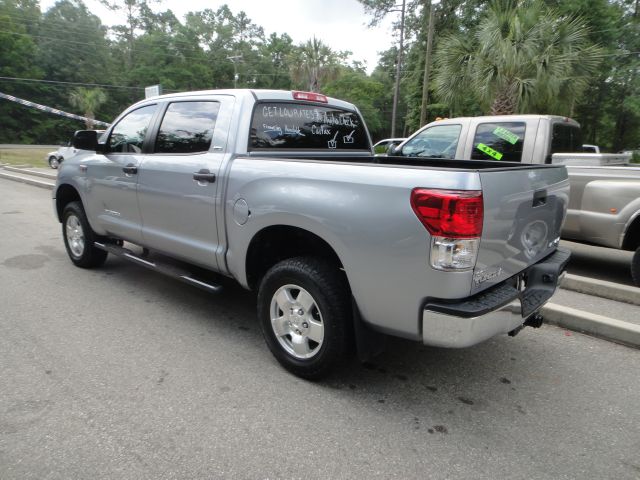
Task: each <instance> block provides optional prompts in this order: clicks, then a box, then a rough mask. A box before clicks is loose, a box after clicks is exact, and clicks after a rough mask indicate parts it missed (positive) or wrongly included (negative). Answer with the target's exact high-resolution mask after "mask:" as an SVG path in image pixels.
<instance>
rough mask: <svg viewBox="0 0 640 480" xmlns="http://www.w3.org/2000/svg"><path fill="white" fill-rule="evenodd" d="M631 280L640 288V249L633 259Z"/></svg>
mask: <svg viewBox="0 0 640 480" xmlns="http://www.w3.org/2000/svg"><path fill="white" fill-rule="evenodd" d="M631 278H632V279H633V283H634V284H636V285H637V286H638V287H640V247H638V248H637V249H636V253H634V254H633V258H632V259H631Z"/></svg>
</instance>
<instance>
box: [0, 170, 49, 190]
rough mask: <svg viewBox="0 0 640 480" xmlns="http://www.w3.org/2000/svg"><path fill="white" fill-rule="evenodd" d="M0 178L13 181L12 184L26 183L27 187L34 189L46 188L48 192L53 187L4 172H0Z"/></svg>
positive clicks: (46, 183) (47, 183)
mask: <svg viewBox="0 0 640 480" xmlns="http://www.w3.org/2000/svg"><path fill="white" fill-rule="evenodd" d="M0 178H5V179H7V180H13V181H14V182H22V183H26V184H28V185H33V186H35V187H40V188H48V189H49V190H53V187H54V186H55V185H54V184H53V183H49V182H43V181H42V180H36V179H35V178H28V177H26V176H22V175H12V174H10V173H5V172H0Z"/></svg>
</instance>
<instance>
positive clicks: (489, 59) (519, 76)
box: [434, 0, 601, 115]
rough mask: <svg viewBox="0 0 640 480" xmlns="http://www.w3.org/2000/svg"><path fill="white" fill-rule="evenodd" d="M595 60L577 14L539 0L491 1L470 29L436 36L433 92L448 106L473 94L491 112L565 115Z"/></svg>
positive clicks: (596, 54)
mask: <svg viewBox="0 0 640 480" xmlns="http://www.w3.org/2000/svg"><path fill="white" fill-rule="evenodd" d="M600 58H601V50H600V48H598V47H596V46H593V45H590V44H589V42H588V30H587V28H585V26H584V25H583V22H582V20H581V19H580V18H579V17H574V18H567V17H563V16H561V15H559V14H558V12H557V11H555V10H553V9H551V8H548V7H547V6H545V4H544V3H543V2H542V1H541V0H494V1H493V2H492V3H491V5H490V6H489V8H488V11H487V13H486V15H485V16H484V17H483V19H482V20H481V21H480V23H479V25H478V28H477V30H476V31H475V32H471V33H470V32H467V33H466V34H456V35H450V36H448V37H445V38H443V39H442V40H441V41H440V45H439V46H438V49H437V51H436V55H435V65H436V74H435V78H434V80H435V81H434V83H435V90H436V92H437V94H438V95H439V97H440V98H441V99H442V100H443V101H445V102H447V103H449V104H450V105H451V106H453V107H456V106H458V105H459V104H460V103H461V99H463V98H465V97H467V98H468V97H469V95H470V94H471V95H473V96H475V97H476V98H477V100H479V101H480V102H481V103H482V104H483V105H484V106H485V107H488V109H489V111H490V113H491V115H503V114H512V113H516V112H532V111H544V110H547V111H552V110H555V111H556V112H558V113H559V112H560V111H564V112H567V113H568V112H569V111H570V110H571V109H572V108H573V104H574V102H575V100H576V98H578V97H579V95H580V93H581V92H582V91H583V90H584V88H585V87H586V85H587V82H588V80H589V77H590V75H592V74H593V73H594V72H595V70H596V68H597V66H598V64H599V62H600Z"/></svg>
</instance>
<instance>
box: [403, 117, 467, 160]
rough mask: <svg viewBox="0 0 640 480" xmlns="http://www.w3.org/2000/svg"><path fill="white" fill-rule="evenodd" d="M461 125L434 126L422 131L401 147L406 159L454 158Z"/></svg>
mask: <svg viewBox="0 0 640 480" xmlns="http://www.w3.org/2000/svg"><path fill="white" fill-rule="evenodd" d="M461 129H462V126H461V125H435V126H433V127H429V128H427V129H426V130H423V131H422V132H420V133H419V134H418V135H416V136H415V137H413V138H412V139H411V140H409V141H408V142H407V143H406V144H405V145H404V146H403V147H402V155H405V156H407V157H427V158H454V157H455V155H456V148H457V147H458V139H459V138H460V130H461Z"/></svg>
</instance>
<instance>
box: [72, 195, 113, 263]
mask: <svg viewBox="0 0 640 480" xmlns="http://www.w3.org/2000/svg"><path fill="white" fill-rule="evenodd" d="M62 237H63V238H64V246H65V248H66V249H67V254H68V255H69V258H70V259H71V261H72V262H73V263H74V265H76V266H78V267H81V268H93V267H99V266H100V265H102V264H103V263H104V262H105V260H106V259H107V255H108V254H107V252H105V251H104V250H100V249H99V248H97V247H95V246H94V245H93V242H94V241H96V240H98V239H99V237H98V236H97V235H96V234H95V233H94V232H93V230H91V226H90V225H89V221H88V220H87V215H86V214H85V213H84V208H82V204H81V203H80V202H71V203H68V204H67V206H65V207H64V210H63V211H62Z"/></svg>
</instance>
